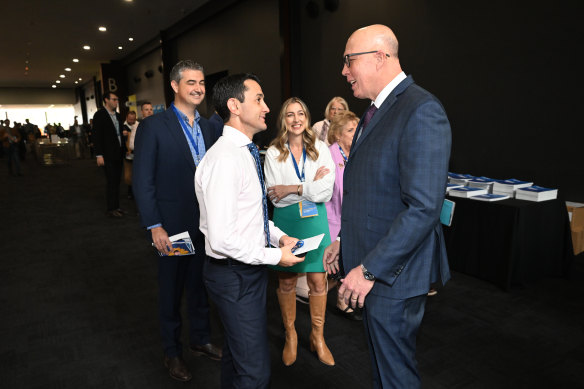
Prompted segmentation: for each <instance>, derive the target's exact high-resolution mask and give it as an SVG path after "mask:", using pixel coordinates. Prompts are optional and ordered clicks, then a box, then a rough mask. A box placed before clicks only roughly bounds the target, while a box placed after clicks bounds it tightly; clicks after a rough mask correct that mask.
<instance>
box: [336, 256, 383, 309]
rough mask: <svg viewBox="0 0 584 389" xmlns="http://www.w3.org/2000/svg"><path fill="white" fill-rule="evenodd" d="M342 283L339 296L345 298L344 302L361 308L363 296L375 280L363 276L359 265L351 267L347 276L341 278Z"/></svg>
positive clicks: (352, 306)
mask: <svg viewBox="0 0 584 389" xmlns="http://www.w3.org/2000/svg"><path fill="white" fill-rule="evenodd" d="M341 282H342V284H341V287H340V288H339V297H341V298H342V299H344V300H345V304H347V305H350V306H351V308H353V309H354V308H355V307H356V306H357V305H358V306H359V308H363V305H364V304H365V297H366V296H367V295H368V294H369V292H370V291H371V289H372V288H373V285H374V284H375V281H369V280H366V279H365V277H363V270H361V266H357V267H356V268H354V269H352V270H351V271H350V272H349V274H347V276H346V277H345V278H344V279H342V280H341Z"/></svg>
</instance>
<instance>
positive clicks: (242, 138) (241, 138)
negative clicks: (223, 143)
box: [223, 125, 252, 147]
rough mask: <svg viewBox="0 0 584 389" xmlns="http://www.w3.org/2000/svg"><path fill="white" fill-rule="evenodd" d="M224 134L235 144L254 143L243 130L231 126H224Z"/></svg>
mask: <svg viewBox="0 0 584 389" xmlns="http://www.w3.org/2000/svg"><path fill="white" fill-rule="evenodd" d="M223 136H224V137H226V138H227V139H229V140H230V141H231V142H232V143H233V144H235V146H237V147H243V146H247V145H248V144H250V143H252V141H251V140H249V138H248V137H247V135H245V134H244V133H243V132H241V131H239V130H238V129H237V128H234V127H231V126H227V125H226V126H225V127H223Z"/></svg>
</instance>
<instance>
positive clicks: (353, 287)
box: [323, 25, 451, 389]
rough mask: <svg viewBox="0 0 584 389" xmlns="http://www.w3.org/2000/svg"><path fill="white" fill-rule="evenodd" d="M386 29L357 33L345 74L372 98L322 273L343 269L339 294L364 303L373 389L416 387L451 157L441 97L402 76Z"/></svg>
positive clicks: (444, 269) (439, 260)
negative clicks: (420, 330) (422, 326)
mask: <svg viewBox="0 0 584 389" xmlns="http://www.w3.org/2000/svg"><path fill="white" fill-rule="evenodd" d="M397 55H398V42H397V39H396V37H395V35H394V34H393V32H392V31H391V30H390V29H389V28H388V27H386V26H382V25H373V26H368V27H365V28H362V29H359V30H357V31H355V32H354V33H353V34H352V35H351V37H350V38H349V40H348V41H347V44H346V47H345V52H344V58H343V59H344V66H343V71H342V74H343V76H345V77H346V79H347V82H349V84H351V88H352V90H353V94H354V95H355V97H357V98H361V99H369V100H371V105H370V107H369V108H368V109H367V112H366V114H365V115H364V117H363V118H362V119H361V121H360V123H359V126H358V128H357V133H356V135H355V137H354V139H353V145H352V147H351V156H350V158H349V162H348V164H347V165H346V167H345V173H344V184H343V185H344V190H343V193H344V196H343V208H342V216H341V234H340V243H339V242H338V241H337V242H335V243H333V244H331V246H329V247H328V248H327V250H326V251H325V254H324V258H323V262H324V265H325V268H326V269H327V271H329V272H331V273H335V272H336V271H337V269H339V264H338V258H339V250H340V258H341V261H342V264H343V267H344V269H345V271H347V272H348V273H347V274H346V276H345V278H344V280H343V284H342V286H341V287H340V288H339V294H341V296H343V297H344V298H345V301H347V303H350V304H351V305H352V306H353V307H354V306H357V305H358V306H359V307H364V320H363V322H364V325H365V330H366V338H367V340H368V345H369V350H370V355H371V360H372V365H373V369H372V370H373V382H374V387H375V388H408V389H412V388H419V387H420V377H419V374H418V370H417V363H416V359H415V350H416V335H417V332H418V328H419V326H420V323H421V321H422V317H423V315H424V308H425V303H426V298H427V292H428V290H429V289H430V284H431V283H433V282H437V281H441V282H442V283H445V282H446V281H447V280H448V279H449V278H450V271H449V268H448V261H447V257H446V250H445V245H444V237H443V235H442V229H441V225H440V222H439V216H440V210H441V208H442V202H443V200H444V193H445V186H446V180H447V172H448V160H449V158H450V145H451V134H450V124H449V122H448V119H447V117H446V113H445V112H444V108H443V107H442V105H441V104H440V102H439V101H438V100H437V99H436V98H435V97H434V96H432V95H431V94H430V93H428V92H427V91H425V90H424V89H422V88H420V87H419V86H418V85H416V84H415V83H414V81H413V79H412V78H411V76H410V77H406V75H405V74H404V72H403V71H402V70H401V66H400V63H399V59H398V56H397Z"/></svg>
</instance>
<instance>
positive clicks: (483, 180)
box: [468, 177, 495, 193]
mask: <svg viewBox="0 0 584 389" xmlns="http://www.w3.org/2000/svg"><path fill="white" fill-rule="evenodd" d="M494 182H495V180H493V179H492V178H488V177H475V178H472V179H470V180H468V186H470V187H472V188H481V189H486V190H487V191H488V193H491V192H492V189H493V183H494Z"/></svg>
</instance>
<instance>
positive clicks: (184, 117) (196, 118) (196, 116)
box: [171, 101, 201, 124]
mask: <svg viewBox="0 0 584 389" xmlns="http://www.w3.org/2000/svg"><path fill="white" fill-rule="evenodd" d="M171 104H172V106H173V107H174V108H176V112H178V113H179V114H180V115H181V116H182V119H183V120H184V121H185V123H187V124H189V118H188V116H187V115H186V114H185V113H184V112H183V111H181V110H180V109H178V108H177V107H176V105H174V101H173V102H172V103H171ZM199 120H201V115H200V114H199V111H197V110H196V109H195V122H197V123H198V122H199Z"/></svg>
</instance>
